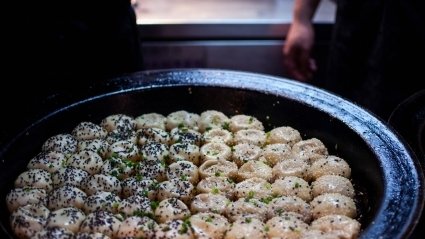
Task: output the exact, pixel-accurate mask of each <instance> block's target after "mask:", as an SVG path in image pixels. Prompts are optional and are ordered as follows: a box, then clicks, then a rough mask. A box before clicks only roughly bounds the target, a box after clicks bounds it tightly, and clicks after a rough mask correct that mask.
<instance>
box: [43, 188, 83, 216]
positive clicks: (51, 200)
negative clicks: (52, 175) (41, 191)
mask: <svg viewBox="0 0 425 239" xmlns="http://www.w3.org/2000/svg"><path fill="white" fill-rule="evenodd" d="M86 199H87V195H86V193H84V192H83V191H81V190H80V189H79V188H77V187H73V186H63V187H60V188H57V189H55V190H53V191H51V192H50V193H49V195H48V200H47V202H48V203H47V206H48V208H49V209H50V210H57V209H60V208H63V207H76V208H83V207H84V202H85V200H86Z"/></svg>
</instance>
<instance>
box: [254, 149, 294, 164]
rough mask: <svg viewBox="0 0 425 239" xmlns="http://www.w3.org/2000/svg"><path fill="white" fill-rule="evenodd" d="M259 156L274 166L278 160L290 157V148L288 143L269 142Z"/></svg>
mask: <svg viewBox="0 0 425 239" xmlns="http://www.w3.org/2000/svg"><path fill="white" fill-rule="evenodd" d="M261 156H262V157H263V158H264V159H265V160H266V162H267V163H268V164H269V165H271V166H274V165H276V164H277V163H279V162H280V161H284V160H287V159H290V158H292V150H291V147H290V146H289V145H288V144H269V145H266V146H265V147H264V149H263V153H262V155H261Z"/></svg>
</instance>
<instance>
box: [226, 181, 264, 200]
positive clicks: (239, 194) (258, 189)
mask: <svg viewBox="0 0 425 239" xmlns="http://www.w3.org/2000/svg"><path fill="white" fill-rule="evenodd" d="M234 194H235V197H236V198H247V197H251V198H258V199H265V198H269V197H271V196H272V185H271V184H270V183H269V182H267V181H266V180H265V179H263V178H257V177H254V178H250V179H247V180H244V181H242V182H240V183H237V184H236V186H235V190H234Z"/></svg>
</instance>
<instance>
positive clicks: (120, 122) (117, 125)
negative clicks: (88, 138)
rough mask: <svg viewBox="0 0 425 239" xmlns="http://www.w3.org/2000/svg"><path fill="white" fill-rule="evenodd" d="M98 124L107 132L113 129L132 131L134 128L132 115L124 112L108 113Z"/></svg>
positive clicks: (134, 123) (134, 122)
mask: <svg viewBox="0 0 425 239" xmlns="http://www.w3.org/2000/svg"><path fill="white" fill-rule="evenodd" d="M100 126H102V127H103V128H104V129H106V130H107V131H108V132H112V131H114V130H117V131H120V132H124V131H132V130H134V129H135V128H136V121H135V120H134V119H133V117H131V116H128V115H124V114H115V115H109V116H107V117H106V118H104V119H103V120H102V121H101V122H100Z"/></svg>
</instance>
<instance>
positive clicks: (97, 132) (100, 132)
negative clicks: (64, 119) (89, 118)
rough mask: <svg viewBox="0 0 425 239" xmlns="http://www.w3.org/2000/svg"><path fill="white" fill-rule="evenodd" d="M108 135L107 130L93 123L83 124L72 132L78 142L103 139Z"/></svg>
mask: <svg viewBox="0 0 425 239" xmlns="http://www.w3.org/2000/svg"><path fill="white" fill-rule="evenodd" d="M107 134H108V131H106V129H104V128H102V127H100V126H99V125H97V124H94V123H92V122H81V123H79V124H78V125H77V126H75V128H74V129H73V130H72V135H73V136H74V137H75V138H76V139H77V140H91V139H103V138H105V137H106V135H107Z"/></svg>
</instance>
